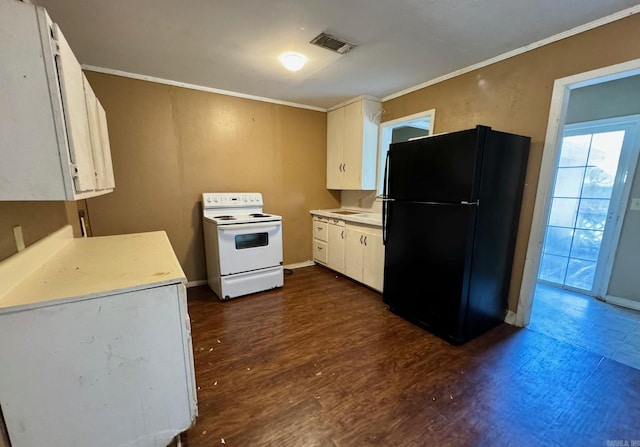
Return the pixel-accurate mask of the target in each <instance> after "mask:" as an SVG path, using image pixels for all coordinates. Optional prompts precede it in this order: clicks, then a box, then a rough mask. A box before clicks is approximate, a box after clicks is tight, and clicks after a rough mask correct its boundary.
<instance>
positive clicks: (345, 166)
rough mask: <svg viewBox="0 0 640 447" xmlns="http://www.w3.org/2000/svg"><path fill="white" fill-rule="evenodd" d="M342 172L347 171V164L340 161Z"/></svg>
mask: <svg viewBox="0 0 640 447" xmlns="http://www.w3.org/2000/svg"><path fill="white" fill-rule="evenodd" d="M342 172H347V164H346V163H342Z"/></svg>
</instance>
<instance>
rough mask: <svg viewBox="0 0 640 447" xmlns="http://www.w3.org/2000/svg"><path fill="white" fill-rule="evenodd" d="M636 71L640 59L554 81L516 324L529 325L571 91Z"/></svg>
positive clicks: (630, 74)
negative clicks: (550, 194) (550, 197)
mask: <svg viewBox="0 0 640 447" xmlns="http://www.w3.org/2000/svg"><path fill="white" fill-rule="evenodd" d="M636 74H640V59H634V60H632V61H628V62H624V63H621V64H616V65H611V66H608V67H604V68H599V69H597V70H592V71H588V72H585V73H578V74H575V75H572V76H567V77H565V78H560V79H556V81H555V82H554V84H553V93H552V96H551V106H550V108H549V122H548V124H547V135H546V137H545V141H544V148H543V151H542V162H541V164H540V175H539V178H538V189H537V192H536V198H535V205H534V208H533V216H532V219H531V232H530V233H529V243H528V245H527V254H526V257H525V263H524V270H523V273H522V283H521V286H520V296H519V299H518V309H517V313H516V326H526V325H527V324H529V320H530V318H531V309H532V307H533V296H534V294H535V288H536V282H537V277H538V268H539V266H540V256H541V252H542V243H543V241H544V230H545V227H546V222H547V218H548V214H549V204H550V200H549V191H550V190H551V187H552V183H553V179H554V176H555V168H556V162H557V159H558V155H559V148H560V140H561V139H562V128H563V127H564V122H565V118H566V115H567V106H568V103H569V92H570V91H571V90H572V89H574V88H579V87H585V86H588V85H594V84H600V83H602V82H607V81H611V80H615V79H621V78H625V77H629V76H633V75H636Z"/></svg>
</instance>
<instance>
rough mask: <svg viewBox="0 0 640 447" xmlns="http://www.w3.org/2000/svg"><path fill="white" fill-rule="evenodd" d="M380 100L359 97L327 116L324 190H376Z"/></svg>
mask: <svg viewBox="0 0 640 447" xmlns="http://www.w3.org/2000/svg"><path fill="white" fill-rule="evenodd" d="M380 111H381V105H380V102H379V101H376V100H372V99H368V98H358V99H357V100H355V101H354V102H351V103H349V104H346V105H344V106H342V107H339V108H337V109H334V110H331V111H330V112H329V113H328V114H327V188H328V189H341V190H342V189H352V190H370V189H376V160H377V151H378V123H377V122H378V119H379V117H380V116H379V115H380Z"/></svg>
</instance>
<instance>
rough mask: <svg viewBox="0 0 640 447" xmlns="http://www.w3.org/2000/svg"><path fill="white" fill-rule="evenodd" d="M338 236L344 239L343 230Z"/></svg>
mask: <svg viewBox="0 0 640 447" xmlns="http://www.w3.org/2000/svg"><path fill="white" fill-rule="evenodd" d="M340 237H341V238H342V239H344V230H342V232H341V233H340Z"/></svg>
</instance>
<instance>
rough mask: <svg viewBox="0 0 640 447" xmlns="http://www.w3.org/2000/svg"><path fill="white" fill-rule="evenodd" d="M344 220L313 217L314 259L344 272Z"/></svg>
mask: <svg viewBox="0 0 640 447" xmlns="http://www.w3.org/2000/svg"><path fill="white" fill-rule="evenodd" d="M344 225H345V223H344V220H340V219H329V218H326V217H323V216H314V217H313V250H312V251H313V260H314V261H316V262H319V263H320V264H323V265H326V266H327V267H329V268H331V269H333V270H335V271H337V272H340V273H344V241H345V230H344Z"/></svg>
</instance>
